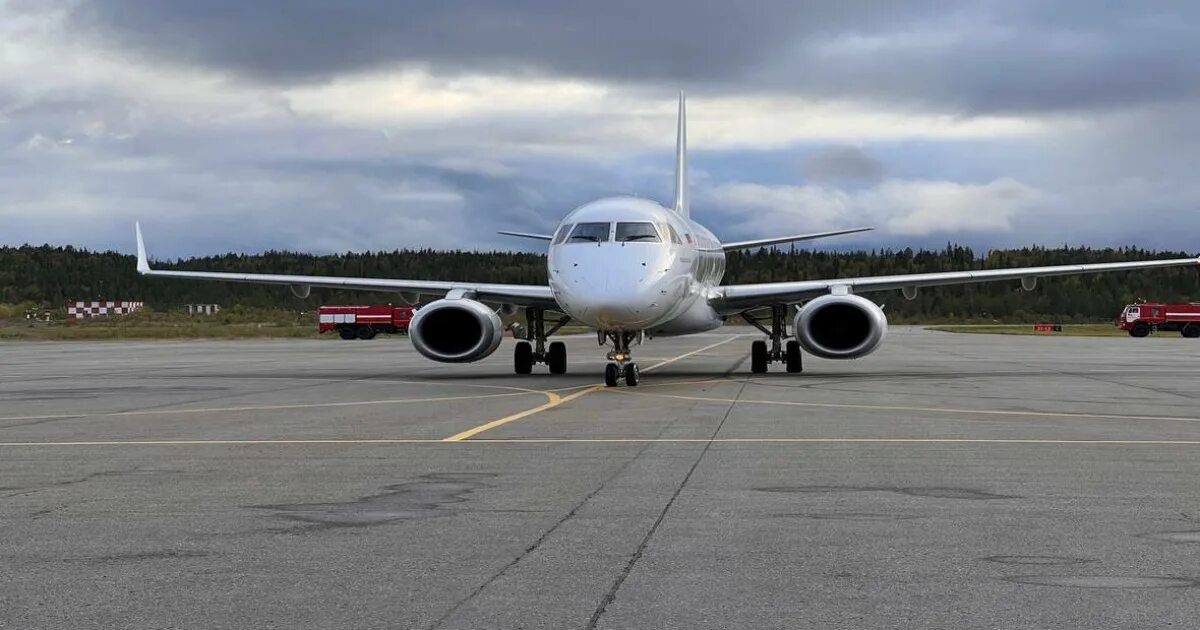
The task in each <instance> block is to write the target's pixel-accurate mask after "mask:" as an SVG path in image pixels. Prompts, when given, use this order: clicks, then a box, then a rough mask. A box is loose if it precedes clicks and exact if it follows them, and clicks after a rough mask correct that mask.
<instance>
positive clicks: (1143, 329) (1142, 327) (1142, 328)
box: [1129, 324, 1150, 337]
mask: <svg viewBox="0 0 1200 630" xmlns="http://www.w3.org/2000/svg"><path fill="white" fill-rule="evenodd" d="M1149 334H1150V326H1148V325H1146V324H1134V325H1133V328H1130V329H1129V336H1130V337H1145V336H1146V335H1149Z"/></svg>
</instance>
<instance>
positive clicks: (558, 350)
mask: <svg viewBox="0 0 1200 630" xmlns="http://www.w3.org/2000/svg"><path fill="white" fill-rule="evenodd" d="M546 363H547V364H548V365H549V366H550V373H551V374H566V373H567V344H565V343H563V342H561V341H555V342H553V343H551V344H550V349H549V350H547V351H546Z"/></svg>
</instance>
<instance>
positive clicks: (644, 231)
mask: <svg viewBox="0 0 1200 630" xmlns="http://www.w3.org/2000/svg"><path fill="white" fill-rule="evenodd" d="M634 241H637V242H639V243H661V242H662V239H660V238H659V237H658V231H657V230H655V229H654V224H653V223H618V224H617V242H618V243H632V242H634Z"/></svg>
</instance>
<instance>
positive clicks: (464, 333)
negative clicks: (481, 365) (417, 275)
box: [408, 299, 504, 363]
mask: <svg viewBox="0 0 1200 630" xmlns="http://www.w3.org/2000/svg"><path fill="white" fill-rule="evenodd" d="M408 336H409V338H410V339H412V344H413V347H415V348H416V349H417V352H420V353H421V354H422V355H424V356H425V357H427V358H430V359H433V360H434V361H441V362H442V363H470V362H471V361H478V360H480V359H483V358H486V357H487V356H488V355H490V354H491V353H493V352H495V351H496V348H498V347H499V346H500V340H501V339H502V338H503V337H504V329H503V328H501V325H500V317H499V316H498V315H496V313H495V311H493V310H492V309H490V308H488V307H487V306H484V305H483V304H481V303H479V302H476V301H475V300H468V299H454V300H450V299H447V300H437V301H434V302H430V303H429V304H426V305H425V306H424V307H422V308H419V309H417V312H416V313H414V314H413V318H412V321H411V322H409V324H408Z"/></svg>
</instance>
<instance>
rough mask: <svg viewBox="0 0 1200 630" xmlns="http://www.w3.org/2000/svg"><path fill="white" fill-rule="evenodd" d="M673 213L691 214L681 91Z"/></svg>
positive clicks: (676, 141)
mask: <svg viewBox="0 0 1200 630" xmlns="http://www.w3.org/2000/svg"><path fill="white" fill-rule="evenodd" d="M675 212H678V213H679V214H680V215H682V216H685V217H686V216H688V215H689V214H690V213H691V207H690V205H689V204H688V172H687V104H686V100H685V98H684V96H683V90H680V91H679V126H678V128H677V129H676V135H675Z"/></svg>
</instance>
